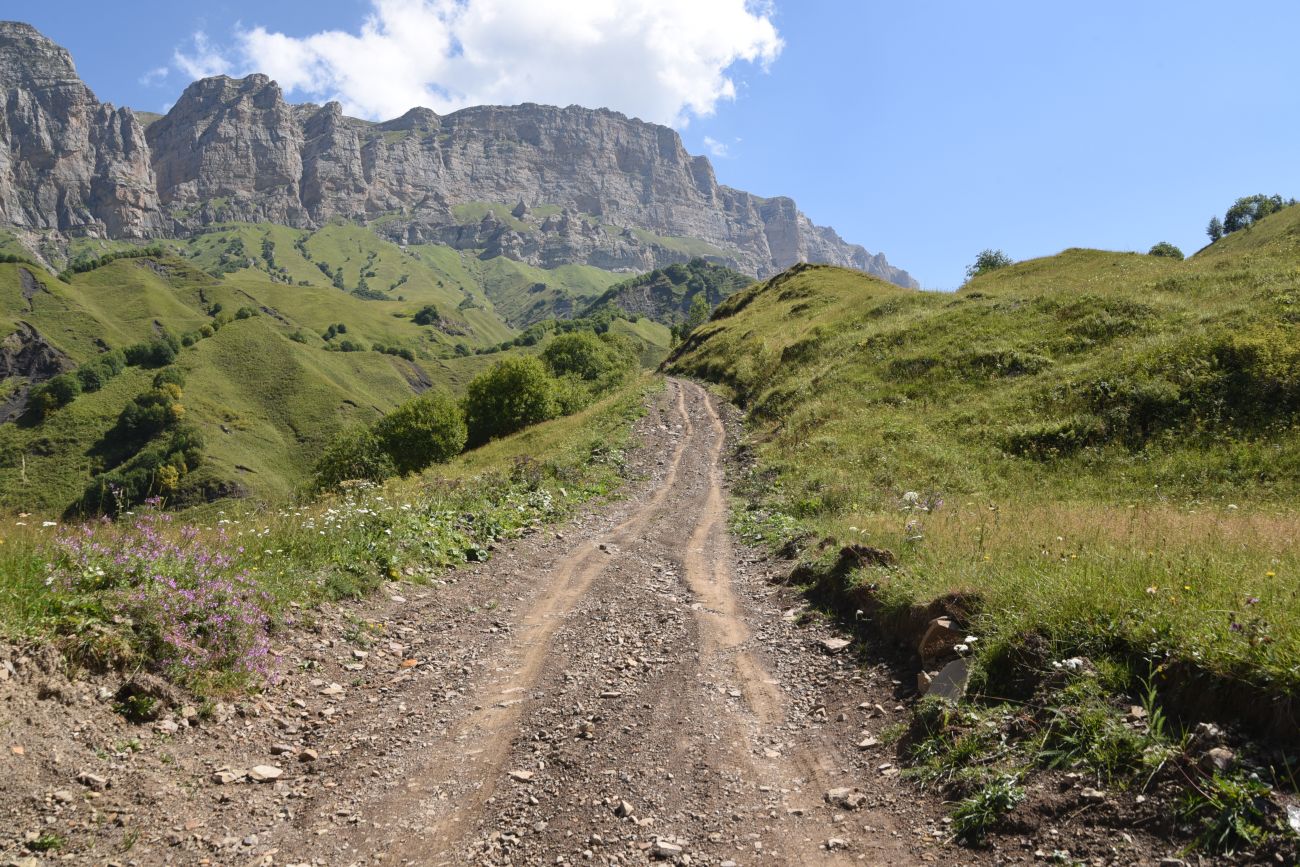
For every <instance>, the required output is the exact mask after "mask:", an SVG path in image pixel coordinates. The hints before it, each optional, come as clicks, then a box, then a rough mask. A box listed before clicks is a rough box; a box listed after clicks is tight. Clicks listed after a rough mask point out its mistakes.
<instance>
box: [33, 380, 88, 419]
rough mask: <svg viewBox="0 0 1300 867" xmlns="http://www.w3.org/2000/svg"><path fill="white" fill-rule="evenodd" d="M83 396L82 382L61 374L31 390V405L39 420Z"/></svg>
mask: <svg viewBox="0 0 1300 867" xmlns="http://www.w3.org/2000/svg"><path fill="white" fill-rule="evenodd" d="M79 394H81V380H80V379H78V378H77V377H76V376H74V375H72V374H70V373H60V374H59V375H58V376H55V377H52V378H51V379H48V380H46V381H45V382H43V383H41V384H40V385H38V386H36V387H35V388H33V389H32V390H31V395H30V404H31V407H32V409H33V411H34V412H35V413H36V417H37V418H45V417H46V416H47V415H49V414H50V413H51V412H53V411H54V410H56V409H59V408H61V407H65V406H67V405H68V404H70V403H72V401H73V400H75V399H76V397H77V395H79Z"/></svg>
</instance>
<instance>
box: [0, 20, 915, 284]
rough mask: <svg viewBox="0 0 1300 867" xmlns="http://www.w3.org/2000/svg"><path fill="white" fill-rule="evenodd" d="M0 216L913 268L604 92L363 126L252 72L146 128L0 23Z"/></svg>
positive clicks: (213, 85) (198, 94) (626, 259)
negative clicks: (560, 103)
mask: <svg viewBox="0 0 1300 867" xmlns="http://www.w3.org/2000/svg"><path fill="white" fill-rule="evenodd" d="M0 89H3V91H4V93H5V95H6V102H5V108H4V112H3V115H0V125H2V126H0V181H2V182H3V186H4V196H3V199H0V219H3V221H4V222H6V223H8V224H9V225H10V226H13V227H16V228H18V229H20V230H26V231H29V232H32V231H40V230H57V231H58V232H61V233H66V234H70V235H82V236H94V237H104V238H110V239H121V238H174V237H187V236H190V235H192V234H194V233H196V232H199V231H201V230H203V229H204V228H205V227H208V226H211V225H212V224H215V223H228V222H269V223H277V224H280V225H285V226H290V227H294V228H304V229H314V228H319V227H321V226H323V225H326V224H328V223H329V222H331V221H333V220H337V219H344V220H348V221H355V222H359V223H363V224H366V225H368V226H371V227H372V228H374V230H375V231H376V232H378V233H380V234H381V235H382V236H383V237H385V238H388V239H390V240H393V241H396V242H399V243H403V244H424V243H439V244H445V245H448V246H451V247H453V248H455V249H474V250H476V251H480V253H481V255H482V256H484V257H487V258H490V257H493V256H505V257H508V258H510V259H513V260H516V261H519V262H523V263H526V264H530V265H533V266H539V267H543V268H555V267H557V266H561V265H566V264H582V265H591V266H596V267H599V268H602V269H606V270H631V271H645V270H650V269H652V268H654V267H658V266H661V265H666V264H670V263H672V262H684V261H687V260H688V259H690V258H692V257H695V256H705V257H707V258H709V259H710V260H712V261H715V262H717V263H719V264H724V265H727V266H728V267H732V268H735V269H737V270H740V271H743V272H745V273H747V274H750V275H753V276H759V277H763V276H769V275H771V274H774V273H776V272H778V271H781V270H782V269H784V268H786V267H788V266H790V265H792V264H794V263H796V262H800V261H817V262H827V263H831V264H837V265H843V266H847V267H852V268H857V269H860V270H863V271H866V272H868V273H871V274H875V275H877V276H881V277H884V278H885V279H888V280H891V281H892V282H895V283H898V284H899V285H903V286H912V287H915V286H916V283H915V281H914V280H912V278H911V277H910V276H909V275H908V274H907V273H906V272H905V271H902V270H900V269H897V268H894V267H893V266H891V265H890V264H889V263H888V261H887V260H886V259H885V258H884V256H883V255H880V254H876V255H872V254H870V253H868V252H867V251H866V250H865V249H863V248H862V247H860V246H858V245H854V244H849V243H847V242H845V241H844V240H843V239H842V238H840V236H839V235H838V234H836V233H835V231H834V230H833V229H830V228H827V227H821V226H816V225H814V224H813V223H812V222H811V221H810V220H809V219H808V218H807V217H806V216H805V215H804V214H803V213H801V212H800V211H799V209H798V208H797V207H796V205H795V203H794V202H793V201H792V200H790V199H788V198H784V197H775V198H763V197H759V196H755V195H753V194H751V193H747V192H743V191H741V190H735V189H732V188H730V187H726V186H723V185H720V184H718V183H717V180H716V178H715V176H714V173H713V167H712V165H711V164H710V163H709V161H708V159H707V158H705V157H702V156H695V157H693V156H691V155H690V154H688V153H687V152H686V150H685V148H684V147H683V146H682V142H681V138H680V137H679V136H678V135H677V133H676V132H675V131H673V130H671V129H669V128H667V127H663V126H658V125H655V124H650V123H644V122H642V121H639V120H635V119H630V118H627V117H625V116H623V115H621V114H618V113H617V112H612V111H607V110H604V109H599V110H591V109H585V108H579V107H577V106H570V107H568V108H554V107H549V106H540V105H530V104H526V105H518V106H483V107H476V108H467V109H464V110H462V111H458V112H455V113H452V114H449V115H446V116H439V115H437V114H435V113H434V112H432V111H429V110H427V109H422V108H415V109H412V110H411V111H409V112H407V113H406V114H405V115H403V116H402V117H400V118H397V119H395V120H390V121H387V122H384V123H371V122H367V121H362V120H357V119H355V118H350V117H346V116H345V115H343V113H342V111H341V109H340V107H339V105H338V104H337V103H330V104H328V105H325V106H316V105H310V104H308V105H290V104H288V103H287V102H286V101H285V100H284V96H283V94H282V92H281V90H280V88H279V86H278V85H277V84H276V83H275V82H274V81H271V80H270V79H269V78H267V77H266V76H264V75H250V76H248V77H246V78H243V79H231V78H227V77H224V76H222V77H217V78H208V79H203V80H201V81H197V82H194V83H193V84H191V85H190V86H189V87H188V88H187V89H186V90H185V92H184V94H183V95H182V96H181V98H180V99H179V100H178V101H177V102H176V104H175V105H174V106H173V107H172V108H171V110H170V111H169V112H168V113H167V114H166V115H165V116H164V117H162V118H160V119H156V120H154V119H152V118H146V119H148V120H152V122H151V123H149V124H148V126H147V128H146V127H145V126H144V125H143V124H142V122H141V120H140V118H138V117H137V116H136V115H135V114H134V113H133V112H131V110H130V109H115V108H113V107H112V106H108V105H103V104H101V103H99V102H98V101H97V100H96V99H95V96H94V94H93V93H92V92H91V91H90V90H89V89H88V88H87V87H86V86H85V85H84V84H83V83H82V82H81V80H80V79H79V78H78V77H77V73H76V69H75V67H74V66H73V63H72V59H71V57H70V56H69V55H68V53H67V52H66V51H65V50H63V49H62V48H60V47H58V46H57V45H55V44H54V43H52V42H50V41H49V40H48V39H46V38H44V37H43V36H41V35H40V34H39V33H38V32H37V31H36V30H34V29H33V28H31V27H30V26H28V25H26V24H20V23H14V22H5V23H0Z"/></svg>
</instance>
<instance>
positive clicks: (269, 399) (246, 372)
mask: <svg viewBox="0 0 1300 867" xmlns="http://www.w3.org/2000/svg"><path fill="white" fill-rule="evenodd" d="M163 264H164V265H165V266H166V267H167V268H168V269H170V275H169V276H164V275H160V274H159V273H157V272H156V271H155V270H154V269H152V268H151V267H150V266H149V265H148V264H147V263H146V262H145V261H144V260H120V261H118V262H114V263H112V264H110V265H107V266H105V267H103V268H99V269H96V270H94V271H91V272H89V273H86V274H80V275H76V276H75V277H73V278H72V284H71V285H68V284H64V283H62V282H60V281H58V280H55V279H53V278H51V277H49V276H48V275H44V274H38V276H39V277H40V278H41V279H42V281H43V282H44V283H45V286H46V289H47V291H45V292H40V293H38V294H36V295H35V296H34V297H33V298H32V300H31V305H30V307H29V306H28V305H27V304H26V302H25V301H24V299H23V297H22V293H21V290H20V286H21V284H20V281H19V275H18V268H19V267H20V266H14V265H4V266H0V307H2V309H3V310H4V311H5V313H6V315H5V316H4V317H3V318H4V319H7V320H9V321H8V322H3V323H0V324H3V325H4V326H6V327H7V328H8V327H11V326H12V324H13V323H14V322H16V321H18V320H23V321H27V322H30V323H31V324H32V325H33V326H35V327H36V328H37V329H38V330H39V331H40V332H41V333H42V334H43V335H44V336H45V337H46V338H47V339H49V340H50V341H52V342H53V343H55V344H56V345H57V346H58V347H59V348H60V349H62V350H63V351H64V352H66V353H67V354H68V355H69V356H71V357H72V358H73V359H74V360H75V361H78V362H80V361H85V360H87V359H90V358H93V357H94V356H95V355H96V354H97V353H98V352H99V347H98V345H97V343H96V341H98V340H102V341H104V342H106V343H107V344H108V345H109V346H112V347H123V346H126V345H129V344H131V343H135V342H137V341H140V340H145V339H148V338H150V337H151V336H153V334H154V333H155V331H156V326H155V324H156V323H161V324H162V325H165V326H166V327H167V328H168V329H169V330H171V331H172V332H173V333H175V334H180V333H183V332H185V331H191V330H195V329H197V328H198V327H200V326H201V325H203V324H204V323H207V322H209V321H210V317H209V316H208V315H207V314H206V312H205V310H206V309H207V307H208V305H210V304H213V303H221V304H223V306H224V307H225V308H226V310H228V311H233V310H235V309H237V308H238V307H240V306H244V305H250V304H251V305H252V306H260V305H262V304H266V305H267V306H270V307H274V308H275V309H277V310H280V308H281V307H283V308H284V309H285V310H288V311H291V312H292V313H295V314H297V313H299V312H300V311H299V308H298V306H297V305H298V304H301V305H303V307H302V311H301V313H302V315H304V316H307V315H312V308H311V305H310V300H311V294H312V293H316V292H319V293H321V294H324V290H314V289H310V288H306V287H295V286H286V285H283V284H271V283H268V282H265V281H262V282H259V281H257V280H256V279H254V278H253V277H252V276H241V275H232V276H231V277H230V278H229V279H227V280H222V281H218V280H216V279H214V278H211V277H209V276H208V275H206V274H203V273H202V272H200V271H198V270H197V269H196V268H194V267H193V266H190V265H188V264H186V263H184V262H180V261H177V260H168V261H166V262H164V263H163ZM330 291H331V292H333V293H334V295H335V296H337V303H340V304H344V305H347V306H346V309H345V310H344V312H343V314H342V315H340V316H338V317H337V321H351V322H352V323H353V328H352V330H351V331H350V332H349V336H353V335H355V338H356V339H359V340H363V341H365V342H366V343H367V345H368V344H369V342H370V341H382V342H398V339H400V340H401V342H403V343H414V341H413V340H410V338H409V333H413V332H418V331H420V330H421V329H419V328H418V327H417V326H415V325H414V324H412V323H409V322H406V321H400V322H399V321H398V320H394V319H393V318H392V317H391V316H390V317H388V318H378V317H377V318H374V319H369V318H366V317H365V316H362V315H359V314H358V313H357V311H358V310H360V311H363V312H364V311H365V309H366V305H367V304H368V303H370V302H364V301H361V300H359V299H353V298H350V297H349V296H346V295H344V294H343V293H340V292H338V291H337V290H330ZM304 295H305V296H306V297H305V298H304V297H302V296H304ZM322 304H324V302H322ZM349 314H352V315H349ZM315 315H317V316H322V315H321V314H319V312H317V313H316V314H315ZM280 317H281V318H277V317H276V316H270V315H262V316H258V317H255V318H252V319H248V320H237V321H234V322H231V323H229V324H227V325H226V326H225V327H224V328H222V329H221V330H220V331H218V332H217V334H216V335H215V336H214V337H212V338H209V339H206V340H201V341H199V342H198V343H197V344H196V345H195V346H193V347H191V348H188V349H183V350H182V352H181V354H180V357H179V359H178V364H179V365H180V367H181V368H183V369H184V370H185V371H186V372H187V374H188V377H187V378H188V380H189V382H188V384H187V386H186V389H185V391H186V395H185V401H184V403H185V405H186V408H187V410H188V412H189V414H190V418H191V419H192V420H194V421H195V422H197V423H198V424H199V426H200V429H201V430H202V431H203V433H204V436H205V439H206V440H207V452H208V456H209V458H210V460H209V463H208V466H207V467H206V468H205V469H204V472H205V473H206V474H209V475H211V476H213V477H216V478H224V479H235V480H237V481H239V482H240V483H241V484H242V485H243V486H244V487H245V488H246V489H247V490H249V491H250V492H251V493H254V494H256V495H259V496H276V495H282V494H285V493H287V492H288V491H289V490H290V489H291V488H292V487H293V486H294V485H295V484H297V482H298V481H299V480H300V479H301V478H302V477H303V474H304V473H305V471H306V469H307V467H308V466H309V465H310V463H311V460H312V458H313V455H314V454H316V453H317V451H318V449H319V447H320V446H321V445H322V444H323V443H324V442H325V441H326V440H327V439H328V438H329V437H330V436H332V435H333V434H334V433H335V432H336V431H337V430H338V429H339V428H340V427H341V426H343V425H346V424H349V423H351V422H352V421H354V420H365V421H371V420H373V419H374V418H375V417H377V416H378V414H379V413H380V412H383V411H386V410H387V409H391V408H392V407H393V406H395V405H396V404H397V403H399V402H401V401H402V400H405V399H406V398H408V397H410V396H411V394H412V393H413V390H412V387H411V385H410V379H411V378H413V377H414V372H413V369H412V365H411V363H410V362H407V361H404V360H402V359H399V358H395V357H393V356H389V355H382V354H379V353H374V352H356V353H335V352H326V351H324V341H321V340H320V339H318V338H316V337H314V336H313V337H312V338H311V339H310V341H309V342H308V343H306V344H302V343H297V342H294V341H292V340H290V339H289V335H290V334H291V333H293V332H294V331H296V330H298V329H299V328H300V327H302V326H303V325H305V326H306V327H307V328H309V329H314V327H315V324H316V323H315V322H314V321H313V320H308V321H306V322H303V321H302V320H298V319H296V318H289V314H288V313H285V312H283V311H281V312H280ZM322 318H325V317H323V316H322ZM331 321H335V320H331ZM401 329H405V332H402V331H401ZM423 330H428V329H423ZM424 364H426V365H427V368H426V369H427V371H428V373H429V375H430V377H431V378H435V379H437V380H438V381H444V382H445V384H446V385H447V386H449V387H455V386H457V385H459V384H461V381H462V380H463V379H464V376H463V375H460V376H458V375H450V374H449V375H447V376H446V377H440V376H439V373H440V372H441V371H443V370H444V368H443V366H442V364H441V363H440V362H437V361H425V362H424ZM152 375H153V374H152V372H147V371H139V370H128V371H127V372H126V373H125V374H124V375H123V376H121V377H119V378H118V379H116V380H113V381H112V383H110V386H109V387H108V388H106V389H104V390H103V391H101V392H98V393H95V394H84V395H81V396H79V397H78V398H77V399H76V400H74V401H73V402H72V404H71V405H69V406H68V407H66V408H64V409H63V410H60V411H59V412H57V413H55V414H54V416H53V417H52V418H51V419H49V420H47V421H46V422H44V423H43V424H41V425H39V426H36V427H23V426H19V425H12V424H11V425H5V426H3V427H0V447H3V448H4V449H5V452H6V459H5V460H4V461H3V464H2V465H0V491H3V494H0V503H2V504H3V505H5V506H9V507H12V508H20V509H27V510H36V511H42V512H49V511H58V510H60V509H61V508H62V507H63V506H64V505H66V504H67V503H68V502H69V501H70V500H71V499H72V498H73V497H74V496H75V495H76V493H77V492H78V491H79V490H80V489H81V487H83V486H84V485H85V483H86V482H87V481H88V479H89V472H90V467H91V459H90V456H89V455H88V452H89V450H90V448H91V446H92V445H93V443H94V442H96V441H97V440H98V439H99V438H100V437H101V436H103V434H104V433H105V432H106V431H107V430H108V429H109V428H111V427H112V424H113V422H114V420H115V419H116V417H117V414H118V413H119V412H120V411H121V409H122V407H123V406H124V405H125V404H126V402H127V401H128V400H129V399H130V398H131V397H133V396H134V395H136V394H138V393H140V392H142V391H144V390H145V389H146V388H147V387H148V384H149V381H150V380H151V378H152ZM24 455H25V457H26V460H25V476H24V460H23V456H24ZM241 467H242V469H239V468H241ZM24 477H25V478H26V482H24V481H23V479H24Z"/></svg>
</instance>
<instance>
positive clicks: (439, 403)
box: [375, 391, 467, 475]
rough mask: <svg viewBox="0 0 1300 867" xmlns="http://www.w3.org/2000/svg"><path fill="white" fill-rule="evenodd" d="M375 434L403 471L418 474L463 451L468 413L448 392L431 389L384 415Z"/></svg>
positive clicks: (376, 427)
mask: <svg viewBox="0 0 1300 867" xmlns="http://www.w3.org/2000/svg"><path fill="white" fill-rule="evenodd" d="M375 436H376V437H378V439H379V445H380V447H381V448H382V449H383V450H384V452H385V453H386V454H387V455H388V457H389V458H390V459H391V460H392V462H393V466H394V467H395V468H396V469H397V471H398V472H399V473H402V474H403V475H405V474H407V473H417V472H419V471H420V470H422V469H424V468H425V467H427V466H429V465H430V464H434V463H442V462H444V461H448V460H450V459H451V458H453V457H455V456H456V455H458V454H460V453H461V450H462V449H464V448H465V439H466V436H467V430H466V428H465V414H464V412H462V410H461V408H460V406H459V405H458V404H457V403H456V402H455V401H454V400H452V399H451V398H450V397H448V396H447V395H446V394H445V393H443V392H441V391H428V392H425V393H424V394H422V395H420V396H419V397H417V398H414V399H413V400H408V401H407V402H406V403H404V404H402V405H401V406H399V407H398V408H397V409H395V410H393V411H392V412H390V413H389V414H388V415H386V416H384V417H383V418H381V419H380V420H379V423H378V424H376V425H375Z"/></svg>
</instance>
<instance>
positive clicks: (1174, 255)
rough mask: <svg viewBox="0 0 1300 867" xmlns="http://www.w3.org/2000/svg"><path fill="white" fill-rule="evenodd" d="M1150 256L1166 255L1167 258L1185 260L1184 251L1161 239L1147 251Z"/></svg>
mask: <svg viewBox="0 0 1300 867" xmlns="http://www.w3.org/2000/svg"><path fill="white" fill-rule="evenodd" d="M1147 255H1148V256H1164V257H1165V258H1167V259H1177V260H1178V261H1180V262H1181V261H1182V260H1183V251H1182V250H1180V249H1178V248H1177V247H1175V246H1174V245H1173V244H1171V243H1169V242H1168V241H1161V242H1160V243H1158V244H1156V245H1155V246H1153V247H1152V248H1151V249H1150V250H1148V251H1147Z"/></svg>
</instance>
